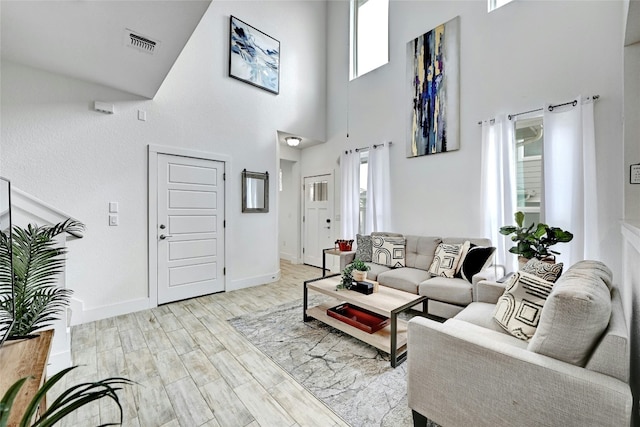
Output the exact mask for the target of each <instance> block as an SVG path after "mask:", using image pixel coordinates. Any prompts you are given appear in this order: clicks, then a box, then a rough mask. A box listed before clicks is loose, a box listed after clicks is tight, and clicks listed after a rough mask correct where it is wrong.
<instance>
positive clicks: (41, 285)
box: [0, 219, 84, 339]
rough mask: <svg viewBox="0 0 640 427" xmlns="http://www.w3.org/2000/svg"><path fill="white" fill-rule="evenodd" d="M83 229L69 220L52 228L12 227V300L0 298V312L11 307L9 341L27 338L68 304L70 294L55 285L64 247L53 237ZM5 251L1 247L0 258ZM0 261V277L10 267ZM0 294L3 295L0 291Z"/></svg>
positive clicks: (54, 317) (59, 272) (45, 226)
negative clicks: (13, 313) (12, 318)
mask: <svg viewBox="0 0 640 427" xmlns="http://www.w3.org/2000/svg"><path fill="white" fill-rule="evenodd" d="M83 229H84V225H83V224H82V223H81V222H79V221H76V220H73V219H67V220H66V221H63V222H61V223H58V224H55V225H43V226H36V225H32V224H29V225H28V226H27V228H21V227H18V226H14V227H13V228H12V238H11V256H12V259H13V271H12V274H13V287H14V298H13V301H12V300H11V299H10V298H2V299H0V310H4V311H8V312H11V311H12V310H11V309H12V308H15V323H14V325H13V327H12V329H11V331H10V332H9V339H12V338H13V339H16V338H19V337H28V336H29V335H30V334H32V333H33V332H35V331H37V330H38V329H41V328H44V327H47V326H51V324H52V322H53V321H55V320H57V319H58V318H60V315H61V313H62V312H63V310H64V309H65V308H66V307H67V306H68V305H69V299H70V298H71V294H72V291H71V290H70V289H64V288H60V287H59V286H57V283H56V282H57V279H58V276H59V275H60V274H61V273H62V271H63V269H64V262H65V260H64V254H65V253H66V248H64V247H60V246H59V245H58V244H57V242H56V240H55V237H56V236H58V235H59V234H61V233H65V232H78V231H81V230H83ZM5 240H6V239H5ZM2 246H5V247H8V242H6V241H4V242H3V243H2ZM5 250H6V249H5V248H2V252H0V255H2V254H4V253H5ZM2 259H3V258H1V257H0V274H2V275H6V274H7V269H8V268H10V267H8V266H7V265H8V263H7V262H2ZM3 283H5V282H4V281H3ZM9 283H10V282H9ZM3 286H5V287H6V285H3ZM0 291H4V290H0ZM0 294H2V295H7V294H6V293H4V292H0ZM11 304H13V305H14V307H12V306H11Z"/></svg>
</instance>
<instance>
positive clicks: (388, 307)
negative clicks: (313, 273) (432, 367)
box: [302, 274, 427, 368]
mask: <svg viewBox="0 0 640 427" xmlns="http://www.w3.org/2000/svg"><path fill="white" fill-rule="evenodd" d="M340 281H341V276H340V275H339V274H336V275H333V276H327V277H320V278H318V279H312V280H307V281H305V282H304V296H303V307H302V309H303V320H304V321H305V322H307V321H309V320H311V319H312V318H313V319H317V320H319V321H321V322H323V323H326V324H327V325H329V326H331V327H333V328H335V329H338V330H340V331H342V332H344V333H346V334H348V335H351V336H352V337H354V338H357V339H359V340H360V341H363V342H365V343H367V344H369V345H372V346H374V347H376V348H377V349H379V350H382V351H384V352H385V353H388V354H389V355H390V356H391V366H392V367H394V368H395V367H396V366H397V365H398V364H400V363H402V362H403V361H404V360H405V359H406V357H407V322H406V321H404V320H402V319H398V314H400V313H401V312H403V311H405V310H408V309H409V308H411V307H413V306H415V305H417V304H420V303H421V302H422V303H424V301H426V299H427V297H426V296H422V295H414V294H410V293H408V292H403V291H399V290H397V289H393V288H388V287H386V286H380V287H379V291H378V292H375V293H373V294H369V295H365V294H361V293H359V292H356V291H351V290H346V289H341V290H336V286H337V285H338V284H339V283H340ZM310 290H311V291H314V292H319V293H321V294H323V295H327V296H330V297H332V298H333V300H331V301H328V302H325V303H322V304H320V305H317V306H315V307H308V294H309V291H310ZM341 303H348V304H351V305H354V306H356V307H360V308H363V309H365V310H369V311H372V312H374V313H376V314H379V315H381V316H385V317H388V318H389V319H390V324H389V325H387V326H386V327H384V328H382V329H380V330H379V331H377V332H374V333H372V334H370V333H368V332H365V331H363V330H360V329H358V328H356V327H354V326H351V325H349V324H347V323H345V322H342V321H340V320H338V319H335V318H333V317H331V316H329V315H328V314H327V309H329V308H331V307H334V306H336V305H338V304H341Z"/></svg>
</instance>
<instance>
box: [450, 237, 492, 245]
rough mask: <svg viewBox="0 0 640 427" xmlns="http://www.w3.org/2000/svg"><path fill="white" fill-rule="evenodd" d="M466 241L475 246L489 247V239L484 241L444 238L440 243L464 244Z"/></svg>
mask: <svg viewBox="0 0 640 427" xmlns="http://www.w3.org/2000/svg"><path fill="white" fill-rule="evenodd" d="M467 240H468V241H469V243H473V244H474V245H476V246H491V239H485V238H484V237H444V238H443V239H442V243H447V244H454V243H464V242H466V241H467Z"/></svg>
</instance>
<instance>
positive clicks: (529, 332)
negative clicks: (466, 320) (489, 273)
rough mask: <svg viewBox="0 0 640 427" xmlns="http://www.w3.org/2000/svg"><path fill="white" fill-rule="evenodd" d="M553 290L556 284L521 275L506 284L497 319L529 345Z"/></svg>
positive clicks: (527, 274)
mask: <svg viewBox="0 0 640 427" xmlns="http://www.w3.org/2000/svg"><path fill="white" fill-rule="evenodd" d="M552 288H553V283H551V282H547V281H546V280H544V279H541V278H539V277H537V276H534V275H533V274H529V273H523V272H522V271H518V272H517V273H515V274H514V275H513V276H511V277H510V278H509V280H508V281H507V283H505V290H504V294H502V296H501V297H500V299H498V302H497V303H496V307H495V310H494V313H493V318H494V319H495V320H496V321H497V322H498V324H499V325H500V326H502V327H503V328H504V329H505V330H506V331H507V332H509V333H510V334H511V335H513V336H514V337H516V338H520V339H521V340H524V341H529V340H530V339H531V337H533V334H535V332H536V328H537V327H538V323H539V322H540V316H541V313H542V308H543V306H544V304H545V302H546V300H547V297H548V296H549V293H550V292H551V289H552Z"/></svg>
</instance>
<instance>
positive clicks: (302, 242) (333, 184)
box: [299, 170, 336, 268]
mask: <svg viewBox="0 0 640 427" xmlns="http://www.w3.org/2000/svg"><path fill="white" fill-rule="evenodd" d="M301 175H302V176H301V177H300V201H301V203H300V251H299V254H300V263H301V264H304V249H305V233H304V227H305V222H306V221H305V219H306V218H305V213H306V212H305V210H306V203H307V200H306V193H305V189H304V181H305V179H306V178H315V177H318V176H326V175H329V176H330V178H329V179H330V180H331V188H332V190H331V193H332V194H331V200H330V201H329V202H330V204H329V206H330V207H331V208H330V212H329V213H330V215H331V236H332V237H331V239H335V238H336V231H335V223H336V174H335V173H334V171H333V170H330V171H327V172H323V171H317V172H316V173H310V174H309V175H305V174H303V173H302V174H301ZM332 258H333V257H332ZM332 267H334V263H333V262H331V265H330V266H328V267H327V268H332Z"/></svg>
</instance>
